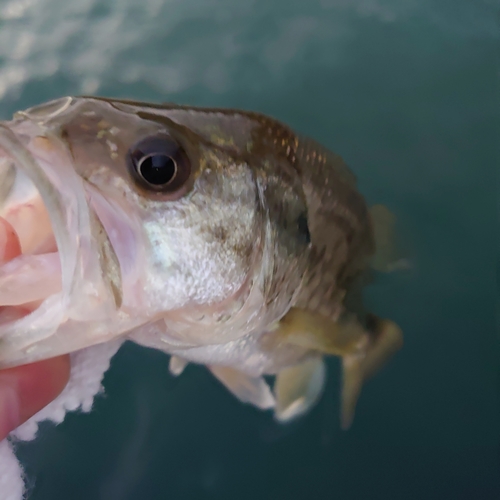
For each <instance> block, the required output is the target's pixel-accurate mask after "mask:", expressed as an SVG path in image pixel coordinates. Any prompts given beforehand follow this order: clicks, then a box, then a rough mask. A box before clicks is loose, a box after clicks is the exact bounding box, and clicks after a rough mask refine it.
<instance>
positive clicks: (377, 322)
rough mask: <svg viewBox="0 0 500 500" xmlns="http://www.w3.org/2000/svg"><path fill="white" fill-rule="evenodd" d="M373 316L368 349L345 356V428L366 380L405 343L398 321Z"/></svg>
mask: <svg viewBox="0 0 500 500" xmlns="http://www.w3.org/2000/svg"><path fill="white" fill-rule="evenodd" d="M370 320H371V323H372V324H373V330H370V333H369V338H368V344H367V345H366V347H365V349H363V351H362V352H358V353H352V354H349V355H347V356H344V357H343V358H342V403H341V415H340V422H341V426H342V429H348V428H349V427H350V426H351V424H352V420H353V418H354V411H355V408H356V403H357V401H358V398H359V394H360V392H361V387H362V385H363V382H364V381H365V380H366V379H368V378H369V377H371V376H372V375H374V374H375V372H376V371H377V370H379V369H380V368H381V367H382V366H383V365H384V364H385V363H386V362H387V361H388V360H389V358H390V357H391V356H392V355H393V354H395V353H396V352H397V351H398V350H399V349H401V347H402V346H403V334H402V332H401V329H400V328H399V327H398V325H396V323H394V322H392V321H390V320H386V319H379V318H376V317H375V316H373V315H372V316H371V317H370Z"/></svg>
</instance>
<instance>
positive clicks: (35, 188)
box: [0, 100, 144, 367]
mask: <svg viewBox="0 0 500 500" xmlns="http://www.w3.org/2000/svg"><path fill="white" fill-rule="evenodd" d="M62 106H64V100H61V107H62ZM56 108H57V107H56ZM0 180H1V181H2V184H3V185H7V183H10V184H11V186H10V189H5V190H4V191H6V192H0V196H1V197H0V216H2V217H3V216H6V217H5V218H6V219H7V220H9V219H10V221H11V223H12V224H13V226H14V228H15V229H16V231H17V228H16V225H17V227H18V228H20V230H18V232H20V233H22V229H23V227H24V226H25V225H27V226H28V228H30V227H31V228H36V227H37V223H38V227H39V228H40V234H39V235H38V236H35V237H33V234H31V237H32V241H30V240H29V238H23V241H24V243H25V244H24V245H22V246H23V254H24V255H22V259H24V261H25V262H24V267H25V268H26V269H31V270H33V269H34V267H36V272H38V273H39V278H38V282H43V280H44V273H45V277H46V278H50V282H51V286H50V287H47V289H46V294H45V296H43V293H42V297H40V296H37V299H40V298H41V299H42V301H41V304H40V305H39V306H38V307H37V308H35V309H34V310H33V311H32V312H31V313H29V314H28V315H25V316H23V317H20V318H18V319H14V320H12V315H9V314H5V315H3V318H4V320H3V321H2V312H6V311H8V307H3V308H2V307H1V306H7V303H6V304H0V367H6V366H15V365H19V364H25V363H28V362H32V361H36V360H39V359H43V358H48V357H52V356H55V355H58V354H62V353H66V352H72V351H75V350H78V349H81V348H83V347H87V346H89V345H92V344H97V343H100V342H104V341H107V340H110V339H112V338H114V337H116V336H118V335H121V334H122V333H124V332H125V331H127V330H129V329H131V328H133V327H134V326H137V325H138V324H140V323H141V322H142V321H144V319H143V318H142V317H141V315H140V314H139V315H138V314H134V315H130V314H127V312H126V311H124V310H123V309H120V307H119V305H120V304H119V302H120V301H122V295H123V293H122V290H121V281H120V280H121V277H120V276H115V277H114V279H110V276H109V275H108V272H107V269H104V268H103V266H105V264H106V263H103V255H105V254H106V251H105V250H106V248H107V249H108V252H107V253H108V255H112V254H113V251H112V249H111V246H110V245H109V240H108V238H107V236H106V234H105V232H104V231H103V228H102V224H101V223H100V221H99V219H98V218H97V216H96V214H95V212H94V211H93V210H92V209H91V208H90V206H89V203H88V200H89V195H88V193H87V191H86V190H85V185H84V182H83V180H82V179H81V177H79V176H78V175H77V174H76V173H75V171H74V169H73V168H72V160H71V154H70V152H69V151H68V150H67V148H66V147H65V145H64V144H63V143H62V141H61V140H60V139H59V138H58V137H57V136H56V135H55V134H53V133H51V131H50V129H48V128H46V127H45V126H44V123H43V120H39V121H35V120H33V119H26V118H25V117H23V116H20V117H19V116H18V117H17V118H16V119H14V120H13V121H11V122H0ZM4 181H5V183H4ZM108 219H109V217H108ZM49 221H50V224H49ZM111 222H112V221H111ZM118 222H119V221H118ZM52 230H53V233H52ZM26 233H27V234H28V235H29V233H30V231H29V230H28V231H26ZM99 234H100V235H101V237H100V238H99V237H96V236H97V235H99ZM51 238H52V243H51ZM54 244H55V245H56V247H57V248H52V249H50V248H49V250H54V249H57V250H58V260H59V266H58V265H57V263H56V265H54V262H53V259H52V260H50V259H48V260H49V261H50V263H49V264H46V265H44V259H43V258H42V259H40V257H42V255H31V254H36V253H42V254H43V253H44V251H45V250H46V249H47V248H48V247H50V246H51V245H52V246H54ZM44 246H45V248H44ZM30 257H33V259H35V260H36V259H38V262H37V263H36V264H37V265H36V266H35V265H34V264H35V262H33V263H32V264H33V265H31V264H30ZM46 260H47V259H46ZM108 260H109V259H108ZM10 265H11V267H12V268H13V269H17V270H19V269H22V267H23V266H22V265H17V266H16V263H15V262H14V263H11V264H10ZM57 273H59V275H57ZM17 274H18V275H19V276H21V274H22V273H19V272H18V273H17ZM3 278H6V280H5V279H4V281H3V282H2V280H0V286H3V287H4V288H6V287H18V286H21V283H22V282H24V286H29V281H30V280H31V281H33V280H35V281H37V280H36V277H34V276H30V279H28V280H26V279H25V277H24V278H22V277H19V279H18V278H16V276H13V275H11V276H3ZM9 280H10V281H9ZM23 280H24V281H23ZM113 284H114V285H115V286H114V287H113V286H112V285H113ZM2 292H3V294H4V295H9V291H8V289H7V290H5V289H4V290H2ZM18 292H19V293H21V295H22V294H23V292H22V289H21V291H20V289H13V291H12V296H14V295H19V293H18ZM42 292H43V291H42ZM29 295H30V294H28V293H27V294H26V297H27V299H26V300H27V301H28V300H31V298H32V297H29ZM28 297H29V299H28ZM16 300H17V302H19V301H20V299H19V297H17V299H16ZM6 302H9V301H8V300H7V301H6ZM21 302H22V300H21Z"/></svg>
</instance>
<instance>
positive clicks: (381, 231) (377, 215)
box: [370, 205, 409, 273]
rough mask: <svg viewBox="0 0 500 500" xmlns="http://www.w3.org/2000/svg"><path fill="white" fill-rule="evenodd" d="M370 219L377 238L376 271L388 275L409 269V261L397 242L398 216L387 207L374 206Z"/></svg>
mask: <svg viewBox="0 0 500 500" xmlns="http://www.w3.org/2000/svg"><path fill="white" fill-rule="evenodd" d="M370 217H371V219H372V224H373V232H374V237H375V247H376V250H375V255H374V257H373V259H372V263H371V265H372V267H373V269H375V270H376V271H380V272H384V273H388V272H392V271H395V270H398V269H406V268H408V267H409V262H408V260H407V259H405V258H403V256H402V252H401V250H400V248H399V246H398V244H397V241H396V216H395V215H394V214H393V213H392V212H391V211H390V210H389V209H388V208H387V207H386V206H385V205H373V207H371V208H370Z"/></svg>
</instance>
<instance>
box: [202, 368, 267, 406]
mask: <svg viewBox="0 0 500 500" xmlns="http://www.w3.org/2000/svg"><path fill="white" fill-rule="evenodd" d="M209 369H210V371H211V372H212V374H213V375H214V376H215V377H216V378H217V379H218V380H219V381H220V382H221V383H222V384H223V385H225V386H226V388H227V389H229V391H231V392H232V393H233V394H234V395H235V396H236V397H237V398H238V399H239V400H240V401H242V402H243V403H251V404H253V405H254V406H256V407H257V408H260V409H261V410H268V409H270V408H274V406H275V404H276V401H275V399H274V396H273V394H272V392H271V389H270V388H269V386H268V385H267V382H266V381H265V380H264V378H263V377H250V376H248V375H246V374H244V373H242V372H240V371H238V370H235V369H234V368H228V367H226V366H209Z"/></svg>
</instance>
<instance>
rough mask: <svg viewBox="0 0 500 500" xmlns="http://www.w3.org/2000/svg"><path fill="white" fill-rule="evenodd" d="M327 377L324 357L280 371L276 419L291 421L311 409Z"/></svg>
mask: <svg viewBox="0 0 500 500" xmlns="http://www.w3.org/2000/svg"><path fill="white" fill-rule="evenodd" d="M325 378H326V367H325V363H324V361H323V358H322V357H321V358H313V359H308V360H306V361H304V362H303V363H300V364H299V365H296V366H292V367H290V368H285V369H284V370H282V371H280V372H279V373H278V375H277V376H276V382H275V384H274V394H275V397H276V408H275V410H274V415H275V417H276V419H277V420H279V421H281V422H289V421H290V420H293V419H295V418H297V417H300V416H301V415H303V414H304V413H306V412H307V411H308V410H309V409H311V407H312V406H314V404H315V403H316V402H317V401H318V399H319V397H320V396H321V393H322V392H323V386H324V383H325Z"/></svg>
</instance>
